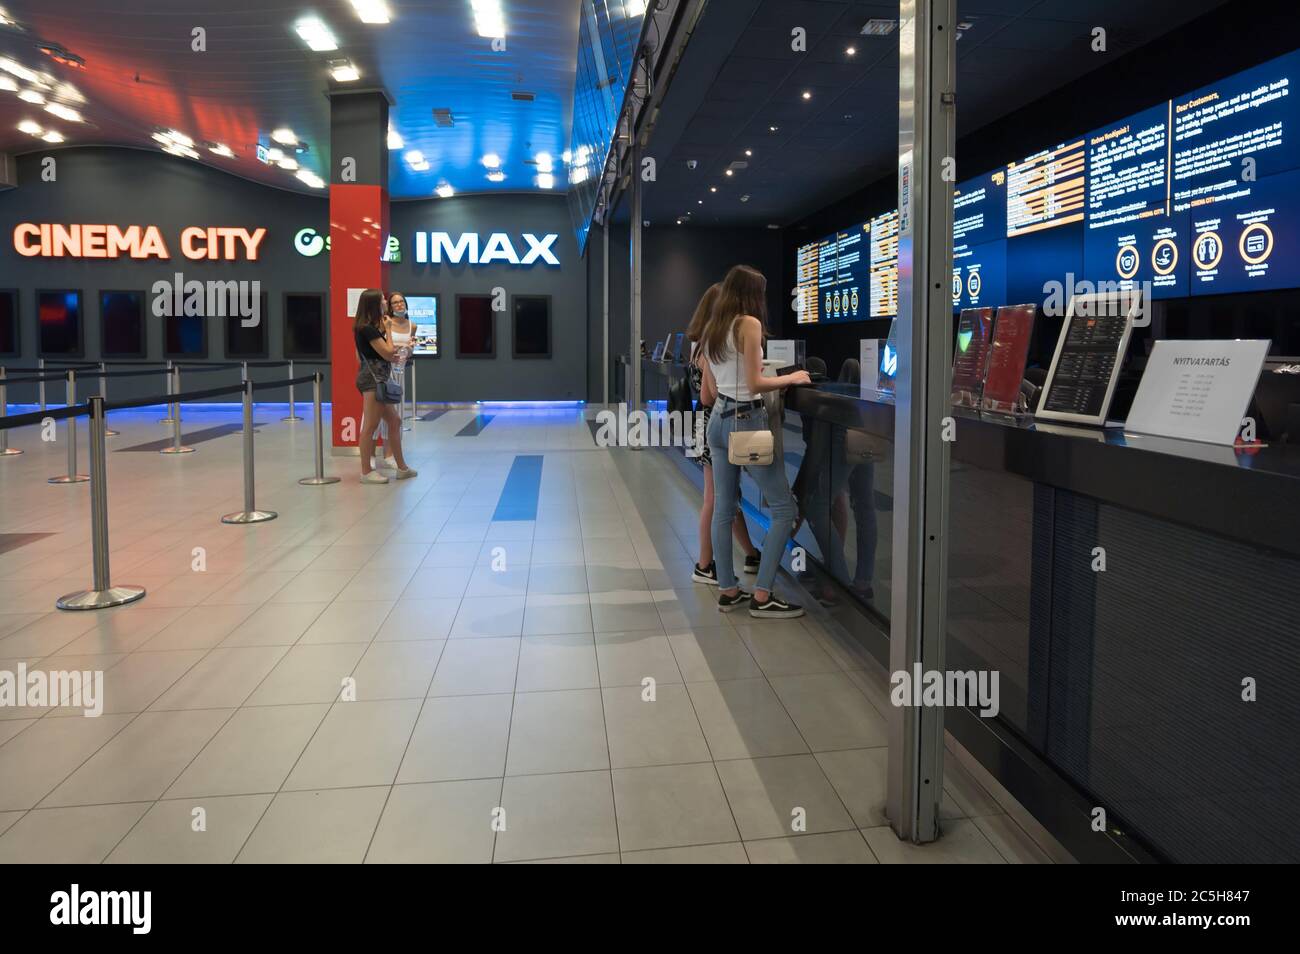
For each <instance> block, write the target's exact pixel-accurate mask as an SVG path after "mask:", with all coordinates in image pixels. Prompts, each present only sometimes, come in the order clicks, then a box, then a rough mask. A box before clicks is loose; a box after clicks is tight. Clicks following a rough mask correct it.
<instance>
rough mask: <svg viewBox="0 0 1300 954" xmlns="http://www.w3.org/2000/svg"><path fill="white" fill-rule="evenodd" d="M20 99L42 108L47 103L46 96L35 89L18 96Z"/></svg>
mask: <svg viewBox="0 0 1300 954" xmlns="http://www.w3.org/2000/svg"><path fill="white" fill-rule="evenodd" d="M18 98H19V99H21V100H22V101H23V102H25V103H34V104H35V105H37V106H40V105H42V104H44V102H45V96H44V95H43V94H42V93H40V92H38V91H36V90H34V89H25V90H23V91H22V92H21V93H19V94H18Z"/></svg>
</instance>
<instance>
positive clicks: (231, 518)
mask: <svg viewBox="0 0 1300 954" xmlns="http://www.w3.org/2000/svg"><path fill="white" fill-rule="evenodd" d="M278 516H279V514H278V513H276V512H275V511H274V510H241V511H240V512H239V513H228V514H226V515H225V516H224V517H222V518H221V522H222V523H261V522H262V521H263V520H274V519H275V518H276V517H278Z"/></svg>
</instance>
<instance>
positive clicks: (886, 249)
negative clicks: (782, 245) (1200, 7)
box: [798, 50, 1300, 323]
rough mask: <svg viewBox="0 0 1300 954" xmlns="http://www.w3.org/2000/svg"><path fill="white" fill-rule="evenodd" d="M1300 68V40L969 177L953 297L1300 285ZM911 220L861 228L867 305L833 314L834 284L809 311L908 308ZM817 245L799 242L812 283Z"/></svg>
mask: <svg viewBox="0 0 1300 954" xmlns="http://www.w3.org/2000/svg"><path fill="white" fill-rule="evenodd" d="M1298 82H1300V50H1297V51H1293V52H1291V53H1288V54H1286V55H1284V56H1280V57H1277V58H1276V59H1273V60H1269V61H1268V62H1265V63H1261V64H1259V65H1258V66H1254V67H1251V68H1250V69H1247V70H1243V71H1241V72H1239V73H1234V74H1233V75H1231V76H1227V77H1224V78H1222V79H1220V80H1218V81H1216V82H1214V83H1210V84H1207V85H1206V86H1203V87H1201V88H1200V89H1196V90H1192V91H1190V92H1188V93H1186V94H1183V95H1181V96H1177V97H1174V98H1172V99H1167V100H1164V101H1163V102H1159V103H1154V104H1152V105H1151V106H1150V107H1148V108H1147V109H1143V110H1141V111H1139V112H1136V113H1134V114H1132V115H1131V116H1128V117H1125V118H1122V119H1117V120H1116V121H1114V122H1112V123H1109V124H1107V125H1104V126H1101V127H1098V128H1096V129H1093V130H1091V131H1089V132H1087V133H1085V134H1083V135H1080V136H1077V137H1072V138H1069V139H1066V140H1064V141H1062V142H1058V143H1055V144H1053V145H1049V146H1045V147H1044V148H1042V149H1040V150H1038V151H1037V152H1034V153H1032V154H1030V155H1027V156H1023V157H1021V158H1018V159H1014V160H1009V161H1008V162H1007V164H1006V165H1004V166H1000V167H999V168H997V169H994V170H992V171H990V172H986V173H984V174H982V175H979V176H976V177H974V178H972V179H966V180H963V181H962V182H960V183H959V184H958V185H957V186H956V188H955V189H954V193H953V235H952V243H953V273H952V305H953V310H954V311H958V310H961V309H964V308H980V307H989V306H992V307H998V306H1000V305H1004V304H1006V303H1007V302H1025V301H1042V300H1043V299H1044V298H1045V297H1046V295H1047V292H1046V290H1045V287H1044V286H1045V285H1047V283H1049V282H1057V283H1061V284H1062V285H1065V284H1067V283H1068V282H1069V281H1076V282H1082V281H1086V282H1090V283H1093V284H1094V285H1095V284H1096V283H1103V282H1104V283H1107V284H1106V285H1105V286H1104V287H1106V288H1114V289H1118V290H1130V289H1139V288H1145V289H1148V290H1149V292H1150V295H1151V297H1153V298H1156V299H1161V298H1182V297H1187V296H1189V295H1219V294H1226V293H1238V292H1249V291H1262V290H1272V289H1278V288H1297V287H1300V138H1297V137H1300V98H1297V96H1298V95H1300V91H1298V90H1297V83H1298ZM897 221H898V219H897V213H896V212H887V213H884V214H882V215H880V216H876V217H873V218H872V219H871V220H870V221H869V222H868V223H867V224H866V225H863V226H859V227H858V228H859V229H861V230H864V231H865V232H866V233H868V234H869V239H865V240H866V241H869V243H870V254H869V256H866V255H864V258H865V259H866V260H867V263H868V274H867V276H866V279H865V280H866V281H867V286H865V287H867V288H868V289H869V290H868V295H869V301H870V305H869V307H868V308H867V309H866V310H865V312H864V310H863V309H861V308H860V309H859V310H858V311H857V312H856V313H855V312H852V311H850V312H848V313H845V312H844V311H843V309H842V308H841V312H840V314H839V315H838V316H836V315H835V314H834V312H833V311H832V312H831V313H830V314H827V313H826V312H825V305H826V299H825V295H824V294H823V295H822V296H821V298H820V299H819V302H818V305H817V307H816V308H814V309H813V311H811V312H805V314H804V315H803V316H802V317H801V318H800V321H801V322H804V323H817V322H822V321H827V320H830V321H834V320H840V321H844V320H849V321H852V320H856V319H861V318H864V317H872V318H879V317H890V316H892V315H894V314H896V313H897V293H898V268H897ZM891 228H892V230H893V231H892V233H891V231H890V230H891ZM864 238H865V237H864ZM891 238H892V243H893V244H892V246H891V244H890V240H891ZM823 241H824V242H825V241H829V242H830V243H831V244H832V245H833V244H834V237H829V238H828V239H826V240H823ZM815 245H816V243H814V245H809V246H802V247H800V249H799V250H798V256H799V261H798V268H799V280H800V282H804V281H805V280H806V279H805V273H806V272H807V271H808V270H809V269H810V268H814V267H815V263H817V262H819V261H820V257H819V255H818V253H817V251H816V248H815ZM891 255H892V257H891ZM858 264H860V262H859V263H858ZM855 280H857V281H859V282H862V281H864V278H863V276H862V275H861V274H859V275H856V276H855ZM831 304H832V306H833V305H834V300H833V299H832V301H831Z"/></svg>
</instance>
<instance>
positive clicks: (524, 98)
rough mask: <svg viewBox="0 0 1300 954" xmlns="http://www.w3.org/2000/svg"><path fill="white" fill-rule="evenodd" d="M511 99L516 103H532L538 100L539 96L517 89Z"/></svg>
mask: <svg viewBox="0 0 1300 954" xmlns="http://www.w3.org/2000/svg"><path fill="white" fill-rule="evenodd" d="M510 98H511V99H513V100H514V101H515V102H516V103H531V102H532V101H533V100H535V99H536V98H537V94H536V93H526V92H524V91H523V90H521V89H517V90H515V91H514V92H513V93H511V94H510Z"/></svg>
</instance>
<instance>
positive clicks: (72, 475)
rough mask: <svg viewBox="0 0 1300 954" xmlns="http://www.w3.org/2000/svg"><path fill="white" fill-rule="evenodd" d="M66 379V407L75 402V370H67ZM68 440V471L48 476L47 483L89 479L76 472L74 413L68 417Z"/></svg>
mask: <svg viewBox="0 0 1300 954" xmlns="http://www.w3.org/2000/svg"><path fill="white" fill-rule="evenodd" d="M67 381H68V385H67V388H68V396H67V402H68V407H72V406H73V405H74V404H76V403H77V372H76V371H68V372H67ZM66 440H67V442H68V472H67V473H66V474H60V475H59V476H58V477H51V478H49V479H48V480H47V481H46V483H49V484H84V483H85V482H86V481H88V480H90V477H89V476H88V475H87V474H79V473H77V418H76V415H73V416H72V417H70V418H68V430H67V435H66Z"/></svg>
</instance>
